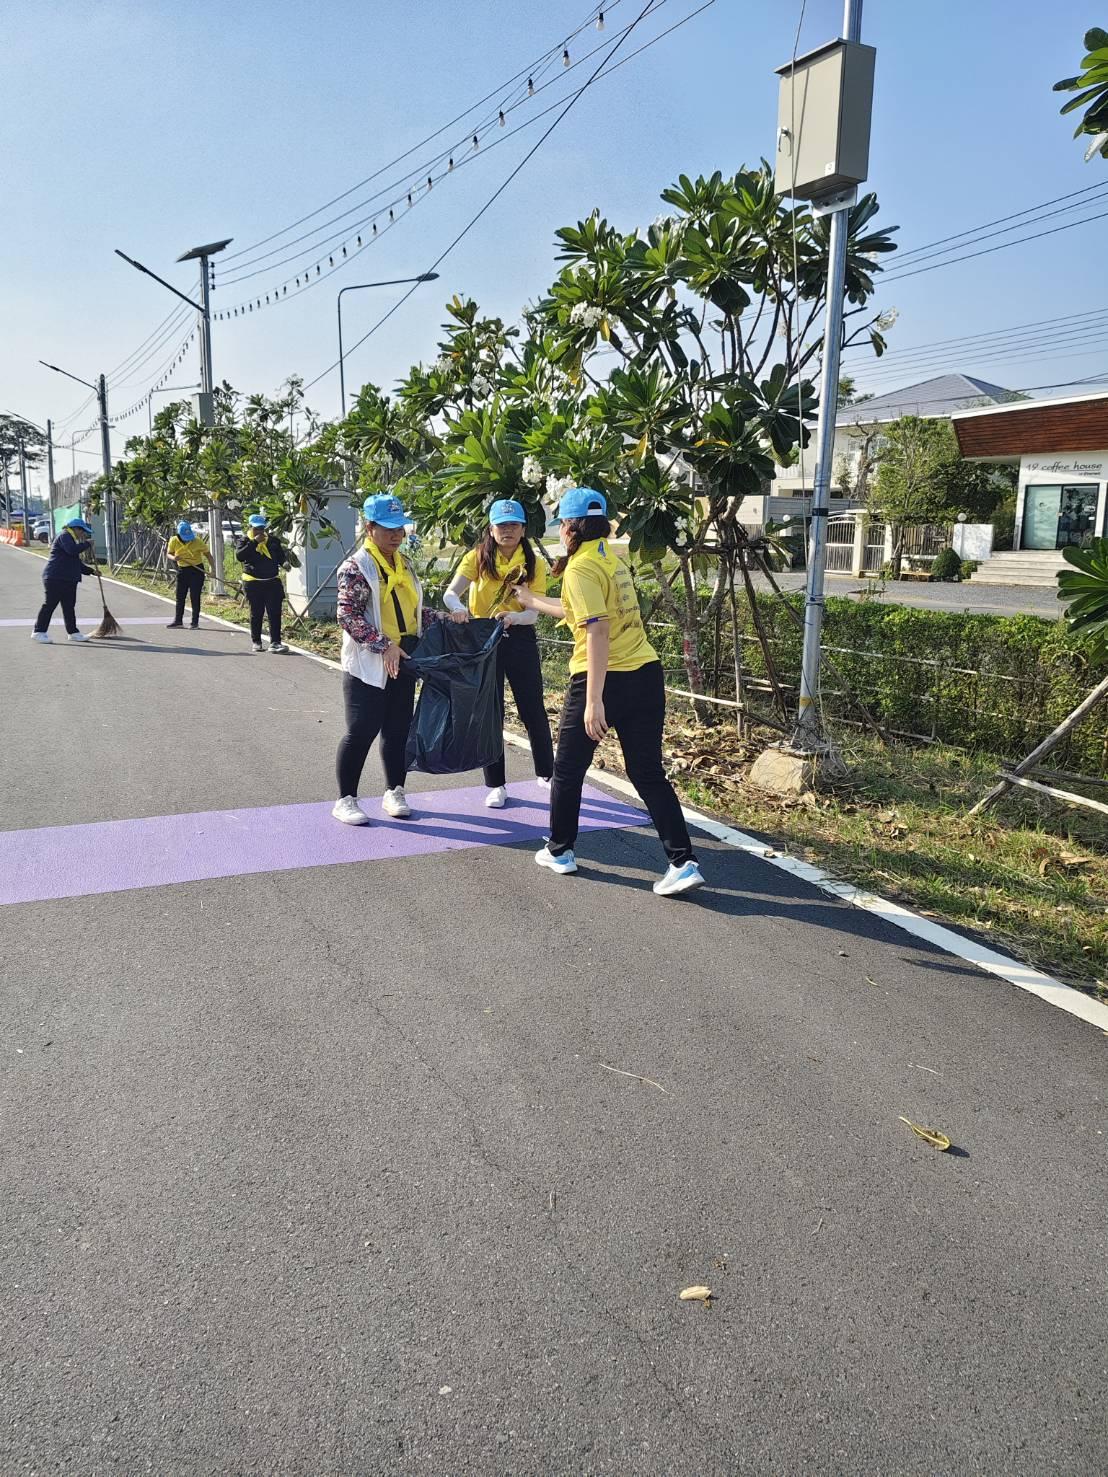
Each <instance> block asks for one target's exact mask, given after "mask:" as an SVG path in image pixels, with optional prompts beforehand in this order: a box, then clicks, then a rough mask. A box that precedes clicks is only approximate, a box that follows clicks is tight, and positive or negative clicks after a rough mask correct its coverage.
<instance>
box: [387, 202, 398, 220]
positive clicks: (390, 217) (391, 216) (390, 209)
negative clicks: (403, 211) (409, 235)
mask: <svg viewBox="0 0 1108 1477" xmlns="http://www.w3.org/2000/svg"><path fill="white" fill-rule="evenodd" d="M395 219H396V216H395V215H393V213H392V206H391V205H390V206H389V220H390V221H394V220H395Z"/></svg>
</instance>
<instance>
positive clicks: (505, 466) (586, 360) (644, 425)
mask: <svg viewBox="0 0 1108 1477" xmlns="http://www.w3.org/2000/svg"><path fill="white" fill-rule="evenodd" d="M662 198H663V201H664V202H665V204H666V205H667V206H668V207H669V209H668V212H667V213H666V214H665V215H663V216H660V217H659V218H658V219H657V220H655V221H654V222H653V223H652V224H651V225H650V226H649V227H646V228H645V229H642V230H632V231H630V232H622V231H620V230H618V229H617V228H615V227H614V226H612V225H610V224H609V223H608V221H607V220H606V219H605V218H604V217H603V216H602V215H601V214H600V213H599V211H595V212H593V214H591V215H590V216H588V217H587V218H586V219H584V220H582V221H579V222H578V223H577V224H576V225H573V226H566V227H563V228H562V229H561V230H560V231H558V232H557V259H558V261H559V262H560V263H561V264H562V265H561V266H560V269H559V272H558V275H557V277H556V278H555V280H554V282H553V283H552V284H551V286H550V288H549V290H548V292H547V293H546V295H545V296H543V297H542V298H541V299H540V300H539V301H538V302H536V303H533V304H532V305H530V306H529V307H528V308H527V310H526V311H525V312H524V314H523V326H522V329H521V330H516V329H513V328H506V327H505V325H504V324H503V323H502V322H501V320H499V319H496V318H485V317H482V316H481V314H480V312H479V309H478V307H477V305H476V304H475V303H473V302H471V301H463V300H462V299H459V298H455V299H454V301H453V302H452V303H451V304H450V305H449V306H448V310H447V311H448V314H449V321H448V322H447V323H446V324H445V325H444V333H445V337H444V338H443V340H442V342H441V343H440V344H439V346H438V356H437V358H436V359H435V360H434V362H433V363H432V364H431V365H430V367H425V366H423V365H420V366H417V367H416V368H414V369H413V370H412V371H411V372H410V374H409V375H408V376H407V378H406V379H405V380H404V381H403V382H402V383H401V385H400V386H399V387H398V390H397V392H396V394H395V396H392V397H389V396H386V395H382V394H381V392H380V391H379V390H377V389H376V388H375V387H372V386H367V387H366V389H365V390H363V391H362V393H361V395H359V397H358V400H357V402H356V403H355V405H354V407H353V408H352V410H351V413H350V415H349V416H348V417H347V418H346V420H345V421H344V422H343V423H342V426H341V428H339V431H338V433H337V440H336V446H338V447H339V448H340V450H341V451H342V452H343V454H345V455H348V456H349V457H350V458H351V459H352V460H353V462H354V463H355V465H356V468H357V473H358V478H357V480H358V483H359V486H361V487H366V486H368V485H379V484H381V483H384V482H389V483H392V484H393V485H396V486H397V487H398V489H399V490H401V491H402V492H403V495H404V497H405V499H406V500H407V501H408V502H409V503H410V504H411V505H412V506H413V507H414V508H415V509H416V511H417V513H418V515H419V517H420V520H421V522H422V523H423V524H424V525H425V526H428V527H435V528H437V529H438V530H439V531H440V533H441V535H442V537H444V538H450V539H454V540H457V539H461V538H468V537H471V536H472V534H473V532H474V531H475V530H476V528H477V526H478V525H479V523H480V521H481V518H482V515H483V512H484V509H485V507H486V506H487V504H488V502H489V501H490V500H491V499H492V498H494V497H515V498H518V499H519V500H520V501H521V502H522V503H523V504H524V506H525V507H526V508H527V509H528V516H529V522H530V523H531V525H532V528H533V531H539V532H541V531H542V530H543V529H545V526H546V523H547V516H548V511H549V510H550V509H551V508H552V507H553V506H554V505H555V504H556V502H557V499H558V496H559V495H560V492H561V490H562V489H563V488H565V487H567V486H571V485H575V484H576V485H580V484H586V485H589V486H594V487H597V488H598V489H600V490H601V491H603V492H605V493H606V494H607V495H608V497H609V499H610V501H611V503H612V505H613V506H614V508H615V509H616V512H617V519H618V529H619V532H620V533H621V534H625V535H626V536H627V537H628V541H629V546H630V553H631V556H632V558H633V559H634V560H635V561H636V562H637V563H638V564H640V565H641V566H646V567H648V568H649V569H650V570H651V572H652V573H653V574H654V575H655V576H656V578H657V582H658V590H659V595H660V599H661V600H662V601H663V603H664V605H665V607H666V609H667V610H668V611H669V613H670V614H671V615H672V616H673V618H674V619H675V620H676V621H677V622H678V624H679V625H680V627H681V630H682V636H683V651H684V660H685V667H686V671H687V676H688V682H689V686H690V688H691V689H692V690H693V691H694V692H697V693H700V692H703V690H704V683H703V677H702V674H701V671H700V663H699V656H698V635H699V631H700V629H701V627H702V624H703V621H704V618H705V616H711V615H713V614H714V612H715V609H716V608H717V607H718V605H719V603H720V602H721V601H722V600H723V599H724V598H725V597H726V595H727V593H728V591H732V592H733V581H734V578H735V574H736V571H737V570H743V571H745V570H746V564H745V562H744V561H745V560H746V558H747V555H748V553H749V551H750V540H749V538H748V537H747V535H746V532H745V530H744V529H743V527H742V525H741V524H740V523H739V521H738V515H739V509H740V505H741V502H742V499H743V498H744V497H746V496H749V495H752V494H756V493H759V492H764V491H766V490H767V489H768V487H769V484H770V482H771V479H772V477H773V475H774V470H775V468H776V467H777V466H787V465H789V464H791V463H792V462H793V461H794V460H795V459H796V457H797V455H798V453H799V450H800V448H801V447H802V446H803V445H804V444H806V441H807V438H808V422H809V421H810V419H811V417H812V414H813V412H814V407H815V396H814V391H813V381H814V380H815V378H816V377H817V376H818V370H819V355H820V351H821V346H822V339H821V337H820V322H821V316H822V309H823V307H824V291H825V289H824V283H825V277H826V263H827V250H828V235H829V226H828V222H827V221H826V220H824V219H819V218H816V217H814V216H813V215H812V214H811V213H810V211H808V210H807V209H806V208H804V207H799V206H798V207H790V206H787V205H785V204H784V202H783V201H782V200H781V198H780V197H779V196H778V195H777V193H776V191H775V189H774V184H773V176H772V173H771V171H770V169H769V166H768V165H766V164H765V163H764V162H763V163H762V164H761V165H760V166H759V167H758V168H757V169H754V170H745V169H744V170H740V171H739V172H738V173H737V174H735V175H733V176H730V177H724V176H723V175H722V174H720V173H716V174H714V175H712V176H711V177H710V178H703V177H702V178H699V179H697V180H695V181H694V180H691V179H689V178H688V177H686V176H682V177H681V178H680V180H679V181H678V182H677V183H676V184H674V185H673V186H671V187H670V188H669V189H667V190H666V191H664V192H663V196H662ZM876 214H877V201H876V198H875V197H874V196H872V195H867V196H865V197H864V198H863V199H862V200H860V201H859V202H858V204H857V205H856V206H854V207H853V209H852V210H851V212H850V221H849V230H848V240H849V247H848V260H847V277H846V293H847V298H848V306H847V312H846V319H845V325H844V345H845V344H855V343H858V342H862V341H866V340H868V342H869V343H870V344H871V346H872V348H873V350H874V352H875V353H881V352H882V350H883V348H884V332H885V330H886V329H887V327H888V324H889V321H890V319H889V318H888V317H882V316H881V315H879V314H877V313H875V312H874V311H873V310H872V309H871V308H870V307H869V301H870V299H871V297H872V294H873V291H874V279H875V274H876V273H877V272H878V270H879V259H880V257H881V256H882V255H884V254H886V253H888V252H890V251H892V250H893V249H894V246H893V241H892V239H891V237H892V232H891V231H890V230H886V229H882V228H879V227H878V226H877V225H876V224H875V216H876ZM705 575H709V576H710V578H709V581H708V583H709V585H710V587H711V594H710V596H709V597H708V601H707V604H705V602H704V600H703V599H702V598H701V596H700V594H699V588H700V586H701V585H702V583H703V580H704V576H705Z"/></svg>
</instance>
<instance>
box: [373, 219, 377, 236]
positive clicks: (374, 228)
mask: <svg viewBox="0 0 1108 1477" xmlns="http://www.w3.org/2000/svg"><path fill="white" fill-rule="evenodd" d="M373 234H374V235H375V236H376V234H377V222H376V221H374V222H373Z"/></svg>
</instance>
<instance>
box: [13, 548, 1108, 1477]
mask: <svg viewBox="0 0 1108 1477" xmlns="http://www.w3.org/2000/svg"><path fill="white" fill-rule="evenodd" d="M40 573H41V565H40V563H39V561H37V560H35V559H33V558H31V556H29V555H28V554H26V553H23V552H19V551H16V550H14V549H7V548H0V614H2V616H3V617H4V619H5V620H7V621H23V620H26V619H29V618H30V617H32V616H33V614H34V611H35V608H36V606H37V603H38V599H39V591H40V588H41V585H40ZM109 602H110V605H111V608H112V611H113V613H114V614H115V615H116V616H117V618H121V619H126V620H131V621H138V620H147V621H151V622H153V624H151V625H150V626H138V625H131V626H127V627H125V629H126V631H127V634H128V635H134V636H135V637H136V638H138V639H136V640H135V641H133V642H120V643H111V644H107V643H105V644H95V645H85V646H74V645H68V644H65V643H60V644H56V645H54V646H52V647H43V646H38V645H36V644H35V643H33V642H32V641H30V639H29V637H28V630H29V628H28V627H27V626H23V625H20V626H17V625H3V624H0V659H2V661H3V670H4V674H5V692H6V695H8V697H9V700H8V701H6V702H5V703H4V704H2V705H0V740H2V741H3V744H4V753H5V754H6V756H7V758H8V769H7V773H6V776H5V800H4V810H3V822H2V824H3V828H4V829H3V831H0V889H6V891H0V897H7V898H14V897H16V896H20V897H23V898H24V899H25V901H22V902H15V901H9V902H8V903H7V905H6V906H5V905H2V903H0V959H2V960H3V975H4V992H3V996H2V999H3V1010H2V1015H0V1051H2V1053H3V1062H4V1068H5V1070H4V1071H3V1073H2V1074H0V1114H2V1118H3V1123H4V1138H5V1150H6V1152H5V1154H4V1156H3V1159H2V1161H0V1196H2V1198H3V1202H4V1205H5V1224H6V1227H7V1231H8V1234H6V1235H5V1236H4V1237H3V1238H0V1285H2V1287H3V1289H4V1291H3V1292H2V1293H0V1343H2V1344H3V1346H4V1347H5V1348H7V1349H10V1350H12V1351H13V1355H14V1357H13V1358H11V1359H10V1360H9V1361H8V1363H7V1368H6V1378H5V1380H4V1382H3V1388H2V1391H0V1415H2V1419H0V1432H2V1434H0V1469H2V1470H4V1471H19V1470H23V1469H25V1468H26V1469H31V1468H34V1469H36V1470H54V1469H55V1468H61V1467H63V1466H65V1465H67V1464H68V1465H69V1466H70V1467H72V1469H73V1470H78V1471H87V1470H100V1469H105V1468H107V1467H109V1466H113V1467H117V1468H118V1469H119V1470H121V1471H135V1470H142V1469H144V1468H145V1467H147V1466H149V1467H150V1468H151V1469H152V1470H155V1471H158V1472H161V1473H182V1474H184V1473H190V1474H191V1473H194V1472H198V1471H235V1472H255V1471H256V1472H263V1471H266V1472H269V1471H297V1472H300V1471H304V1472H309V1471H310V1472H313V1473H325V1472H327V1473H330V1472H351V1471H361V1472H383V1471H403V1472H407V1471H428V1472H432V1471H433V1472H445V1471H450V1472H458V1473H470V1472H481V1473H484V1472H493V1471H496V1472H502V1473H533V1472H570V1471H572V1472H620V1473H625V1472H632V1471H633V1472H642V1473H658V1474H663V1473H664V1474H671V1473H677V1474H686V1473H687V1474H690V1477H692V1474H696V1477H701V1474H714V1473H721V1474H722V1473H734V1472H737V1471H744V1470H750V1471H757V1472H770V1471H773V1472H777V1471H780V1472H789V1473H802V1472H812V1473H816V1472H821V1473H822V1472H827V1471H836V1470H838V1471H866V1470H895V1471H897V1472H899V1473H916V1472H919V1473H924V1472H934V1471H950V1472H956V1471H970V1470H981V1471H1005V1472H1007V1473H1036V1474H1037V1473H1040V1472H1044V1471H1052V1470H1053V1471H1066V1472H1067V1473H1095V1472H1101V1471H1103V1470H1104V1467H1105V1465H1106V1463H1108V1436H1106V1433H1105V1429H1104V1424H1103V1418H1102V1393H1103V1392H1102V1391H1101V1389H1100V1385H1099V1382H1098V1376H1097V1371H1099V1370H1101V1369H1102V1368H1103V1367H1104V1363H1105V1358H1106V1356H1108V1329H1106V1324H1105V1320H1104V1317H1103V1312H1102V1301H1103V1291H1104V1288H1103V1268H1104V1265H1105V1255H1106V1253H1108V1230H1106V1222H1105V1216H1104V1210H1103V1207H1104V1204H1105V1203H1106V1196H1108V1167H1106V1163H1105V1132H1106V1131H1108V1123H1106V1121H1105V1120H1106V1117H1108V1115H1106V1113H1105V1109H1104V1080H1105V1079H1104V1072H1105V1047H1104V1038H1103V1036H1102V1035H1101V1033H1100V1032H1098V1031H1096V1030H1094V1029H1093V1028H1092V1027H1090V1026H1088V1025H1086V1024H1084V1023H1082V1022H1079V1021H1076V1020H1074V1019H1072V1018H1071V1017H1069V1016H1066V1015H1064V1014H1062V1013H1061V1012H1059V1011H1055V1010H1051V1009H1050V1008H1049V1007H1048V1006H1046V1005H1044V1004H1043V1003H1042V1002H1040V1001H1038V1000H1035V999H1033V998H1032V997H1030V996H1027V995H1024V994H1021V993H1020V992H1018V991H1016V990H1014V989H1012V988H1011V987H1010V986H1008V985H1006V984H1004V983H1002V982H1000V981H997V980H994V979H991V978H989V977H987V976H984V975H981V974H978V973H976V972H974V971H973V970H970V969H968V968H966V967H964V966H963V965H962V964H960V963H959V962H958V961H956V960H954V959H952V958H951V957H949V956H947V955H944V954H941V953H938V952H937V951H934V950H931V949H929V948H927V947H925V946H922V945H919V944H917V943H915V942H914V941H913V940H912V939H910V938H909V937H907V936H906V935H904V934H902V933H899V932H896V931H895V930H893V929H891V928H889V927H887V926H886V925H885V924H883V923H882V922H881V921H879V920H878V919H876V918H874V917H872V916H870V915H867V914H864V913H861V912H858V911H856V910H851V909H850V908H848V907H846V906H845V905H841V904H838V903H836V902H835V901H833V900H832V899H829V898H828V897H826V896H825V895H824V894H821V893H819V892H817V891H815V890H814V889H812V888H810V887H808V886H807V885H805V884H804V883H802V882H800V881H798V880H795V879H793V878H790V877H788V876H786V875H784V874H783V873H781V872H779V871H775V870H773V869H771V868H770V867H768V866H767V865H766V864H765V863H764V862H760V861H759V860H758V859H757V858H756V857H753V856H750V855H746V854H743V853H740V852H737V851H735V850H732V849H730V848H728V847H726V846H724V845H722V844H721V843H719V842H716V841H714V840H712V839H711V838H698V849H699V851H700V855H701V858H702V861H703V864H704V870H705V873H706V875H707V877H708V879H709V888H708V889H706V891H705V892H704V893H702V894H699V895H698V898H697V900H689V901H686V902H679V901H667V900H662V899H658V898H656V897H654V895H653V894H652V892H651V891H650V883H651V882H652V881H653V879H654V878H655V877H656V876H657V875H658V874H659V872H660V871H661V869H662V857H661V851H660V848H659V847H658V845H657V842H656V839H655V838H654V836H653V833H652V832H650V831H649V828H644V827H643V826H642V825H641V824H639V823H632V824H629V823H628V822H638V821H640V820H641V817H639V816H638V815H628V814H627V812H626V811H625V810H623V809H622V808H621V805H620V803H619V802H613V800H612V798H611V797H603V796H600V795H598V796H597V798H596V801H595V804H594V810H593V813H592V820H593V821H595V823H596V829H593V830H591V831H590V832H589V833H588V834H587V835H584V836H583V837H582V841H581V846H580V855H581V860H582V865H583V870H582V873H581V875H580V876H579V877H577V878H564V879H563V878H556V877H553V876H550V875H549V874H547V873H545V872H542V871H540V869H538V868H537V867H535V866H534V864H533V862H532V860H531V854H532V852H533V850H534V849H535V845H536V841H535V839H534V834H533V833H534V832H535V831H538V830H541V824H542V818H541V814H538V813H537V812H536V808H535V802H536V800H537V796H536V795H535V794H533V793H532V792H531V791H529V790H528V789H526V788H520V789H518V790H517V791H516V792H515V793H516V795H517V796H518V797H519V798H520V799H521V800H523V801H525V802H526V803H525V804H521V805H519V806H518V807H517V808H515V809H509V810H507V811H505V812H503V813H502V815H501V816H497V815H493V814H491V813H489V812H486V811H484V809H483V807H482V806H481V805H480V804H479V803H478V801H479V798H480V792H479V791H474V787H475V786H476V785H477V783H478V781H479V778H480V777H479V776H476V775H472V776H448V777H441V778H439V777H429V776H422V777H417V776H413V777H412V784H411V786H410V791H411V793H412V794H413V797H414V806H415V809H416V811H417V813H418V814H421V815H422V817H423V819H422V820H421V821H419V822H417V826H416V827H412V828H410V829H408V828H404V827H402V826H386V825H384V824H381V825H380V826H373V827H370V828H369V830H368V831H366V832H365V833H364V837H360V836H359V833H357V832H350V831H349V830H345V829H344V828H342V827H340V826H338V825H337V824H336V825H335V826H334V828H333V831H330V830H329V829H328V828H327V826H326V825H324V824H323V823H322V822H323V820H324V819H325V818H326V817H325V816H324V815H323V814H322V812H323V809H324V807H328V806H329V804H330V802H331V798H332V788H333V781H332V764H333V758H334V746H335V743H336V741H337V738H338V736H339V732H340V726H341V701H340V686H339V680H338V677H337V675H336V674H335V673H334V672H332V671H330V670H328V669H327V668H325V667H323V666H321V665H319V664H316V663H312V662H309V661H307V660H304V659H301V658H298V657H295V656H290V657H283V658H282V657H272V656H270V655H268V654H266V655H264V656H254V655H252V654H251V652H250V649H249V640H248V637H247V635H246V633H245V632H238V631H230V630H227V629H225V628H221V627H214V626H204V627H202V628H201V629H200V630H199V631H197V632H190V631H175V632H171V631H166V630H162V629H159V628H158V625H159V622H160V624H162V625H164V622H165V621H166V620H168V619H169V618H170V616H169V613H168V607H166V606H165V605H164V604H161V603H159V602H158V601H156V600H154V599H152V598H151V597H150V596H147V595H145V594H143V593H141V592H138V591H134V590H126V589H121V588H119V587H117V586H112V587H110V593H109ZM78 610H79V614H83V615H85V616H92V615H95V616H97V617H98V615H99V610H98V606H97V602H96V598H95V591H94V587H91V586H89V585H85V586H83V587H82V592H81V597H80V601H79V605H78ZM508 762H509V780H510V783H513V784H516V785H521V784H522V782H524V781H525V780H526V779H527V766H526V764H525V763H524V761H523V759H522V758H521V757H520V755H519V754H518V752H516V751H512V750H510V751H509V756H508ZM381 785H382V779H381V775H380V772H379V770H377V769H376V768H373V769H372V771H371V772H367V779H366V783H365V785H364V787H363V794H364V795H366V796H375V795H379V793H380V789H381ZM469 792H474V793H472V794H471V793H469ZM367 809H370V810H371V813H372V812H374V806H373V803H372V802H371V801H367ZM110 823H117V824H116V825H114V826H113V825H112V824H110ZM501 825H503V826H507V827H512V826H517V827H519V828H520V830H519V832H518V834H515V835H513V834H510V833H509V834H499V833H496V829H495V828H497V827H499V826H501ZM421 827H422V829H420V828H421ZM48 828H56V829H48ZM93 828H95V829H93ZM436 829H437V830H438V832H439V833H441V834H439V835H437V836H436V835H434V834H433V832H434V831H435V830H436ZM490 831H491V832H493V834H491V835H490V834H489V833H490ZM413 836H414V837H416V838H420V837H422V838H423V841H416V842H413V839H412V838H413ZM423 842H429V844H423ZM446 842H451V843H463V844H444V843H446ZM354 845H364V846H365V848H366V849H365V851H364V853H363V854H362V855H361V856H360V857H356V856H353V855H351V854H350V853H349V850H348V848H350V847H351V846H354ZM198 856H200V857H202V859H203V861H204V868H203V869H201V870H200V871H198V866H199V864H198V863H197V860H196V858H197V857H198ZM5 858H7V869H6V871H5V869H4V867H5ZM66 869H68V870H66ZM63 872H65V875H66V876H67V877H68V878H69V881H68V882H67V883H66V886H65V887H64V889H62V893H63V894H64V895H58V894H57V889H55V895H51V894H50V892H49V887H48V884H49V882H50V879H52V878H56V877H57V876H59V875H61V874H62V873H63ZM151 881H155V882H156V885H142V884H144V883H145V884H149V883H150V882H151ZM82 889H87V890H82ZM901 1115H903V1116H904V1117H907V1118H910V1119H912V1120H913V1121H915V1122H917V1123H923V1124H928V1125H933V1126H935V1127H937V1128H939V1129H942V1130H943V1131H945V1132H946V1133H948V1134H949V1135H950V1136H951V1138H952V1139H953V1140H954V1143H955V1147H956V1150H957V1152H956V1153H951V1154H938V1153H936V1152H935V1151H934V1150H933V1149H931V1148H929V1147H928V1146H927V1145H926V1144H924V1143H923V1142H922V1141H921V1140H919V1139H917V1138H916V1137H915V1136H914V1135H913V1134H912V1133H911V1131H910V1130H909V1129H908V1128H906V1127H905V1125H904V1124H903V1123H902V1122H900V1121H899V1120H900V1117H901ZM1060 1248H1063V1250H1062V1251H1061V1252H1060ZM697 1283H703V1284H707V1285H708V1286H710V1287H711V1288H712V1289H713V1292H714V1293H715V1294H716V1298H715V1302H714V1305H713V1306H712V1308H710V1309H709V1308H706V1307H704V1306H703V1305H701V1304H700V1303H695V1302H694V1303H683V1302H681V1301H680V1300H679V1298H678V1294H679V1292H680V1290H681V1289H682V1288H684V1287H687V1286H689V1285H690V1284H697ZM1082 1371H1084V1373H1083V1372H1082Z"/></svg>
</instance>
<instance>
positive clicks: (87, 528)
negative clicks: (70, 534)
mask: <svg viewBox="0 0 1108 1477" xmlns="http://www.w3.org/2000/svg"><path fill="white" fill-rule="evenodd" d="M65 526H66V528H79V529H80V530H81V532H82V533H91V532H92V524H91V523H86V522H85V520H84V519H83V518H71V519H70V520H69V522H68V523H67V524H66V525H65Z"/></svg>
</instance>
